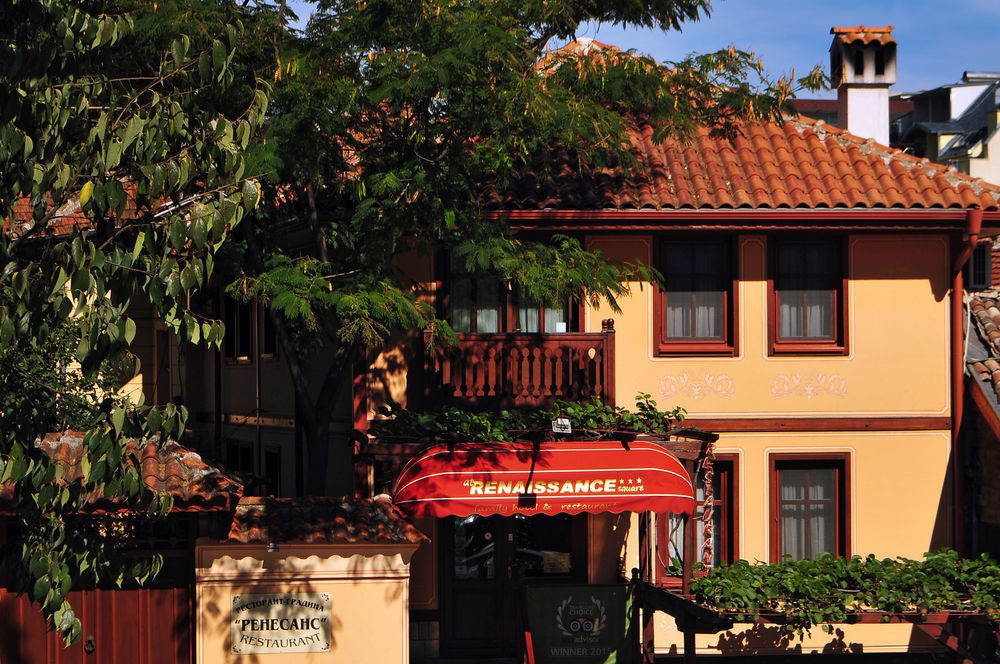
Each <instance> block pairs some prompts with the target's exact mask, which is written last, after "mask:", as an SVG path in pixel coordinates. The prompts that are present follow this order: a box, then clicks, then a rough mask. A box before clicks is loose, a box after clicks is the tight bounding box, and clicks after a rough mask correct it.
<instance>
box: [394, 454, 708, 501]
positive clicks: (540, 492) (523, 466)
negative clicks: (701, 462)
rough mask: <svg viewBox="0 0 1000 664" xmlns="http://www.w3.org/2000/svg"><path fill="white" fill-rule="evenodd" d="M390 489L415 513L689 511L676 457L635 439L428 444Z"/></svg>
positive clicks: (687, 486)
mask: <svg viewBox="0 0 1000 664" xmlns="http://www.w3.org/2000/svg"><path fill="white" fill-rule="evenodd" d="M392 493H393V502H394V503H395V504H396V506H397V507H399V508H400V509H401V510H402V511H403V512H404V513H406V514H407V515H409V516H413V517H420V516H437V517H441V516H450V515H456V516H468V515H470V514H507V515H510V514H560V513H562V514H579V513H581V512H644V511H651V512H658V513H659V512H674V513H685V514H690V513H691V511H692V510H693V509H694V491H693V490H692V488H691V479H690V477H689V476H688V474H687V471H685V470H684V466H683V465H682V464H681V462H680V461H678V460H677V457H675V456H674V455H673V454H671V453H670V452H668V451H667V450H665V449H663V448H662V447H660V446H659V445H656V444H654V443H649V442H639V441H636V442H632V443H628V444H627V445H623V444H622V443H619V442H617V441H592V442H556V443H541V445H540V446H539V445H533V444H532V443H462V444H457V445H452V446H450V447H449V446H448V445H433V446H431V447H428V448H427V449H425V450H424V451H423V452H421V453H420V454H418V455H417V456H415V457H413V458H412V459H410V461H409V463H407V464H406V466H404V467H403V470H402V472H400V474H399V476H398V477H397V478H396V482H395V485H394V486H393V492H392Z"/></svg>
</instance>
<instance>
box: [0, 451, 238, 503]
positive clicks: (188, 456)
mask: <svg viewBox="0 0 1000 664" xmlns="http://www.w3.org/2000/svg"><path fill="white" fill-rule="evenodd" d="M83 436H84V434H82V433H78V432H66V433H64V434H49V435H47V436H45V438H44V439H43V440H41V441H40V442H39V443H38V446H39V448H40V449H41V450H42V451H43V452H45V454H47V455H48V456H49V457H50V458H51V459H52V460H53V461H55V462H56V463H58V464H61V465H62V466H63V476H62V477H63V479H62V480H60V481H63V482H73V481H74V480H78V479H82V478H83V472H82V470H81V465H80V461H81V459H82V458H83V451H84V445H83ZM137 447H139V448H140V449H139V451H138V456H139V466H140V470H141V473H142V480H143V482H144V483H145V484H146V486H148V487H149V488H150V489H153V490H154V491H160V492H164V493H168V494H170V496H171V497H172V498H173V511H176V512H196V511H203V510H230V509H233V508H234V507H235V506H236V503H237V502H238V501H239V499H240V496H241V495H242V493H243V486H242V485H241V484H240V483H238V482H236V481H235V480H234V479H232V478H231V477H230V476H228V475H226V474H225V472H224V471H223V470H221V469H219V468H216V467H214V466H210V465H209V464H207V463H205V461H204V460H203V459H202V458H201V456H200V455H199V454H198V453H197V452H194V451H192V450H190V449H188V448H186V447H183V446H181V445H179V444H178V443H175V442H173V441H168V442H167V443H166V444H165V445H160V444H159V441H158V440H157V439H155V438H154V439H150V440H148V441H146V442H144V443H142V444H141V445H140V444H139V443H137V442H136V441H130V442H129V443H128V449H129V451H130V452H135V450H136V448H137ZM12 495H13V486H12V485H9V484H8V485H0V502H3V501H5V500H10V499H11V498H12ZM91 503H92V504H93V506H94V507H95V508H98V509H102V510H107V509H114V504H113V502H112V501H110V500H107V499H105V498H104V497H103V496H99V495H98V496H94V497H93V498H92V499H91Z"/></svg>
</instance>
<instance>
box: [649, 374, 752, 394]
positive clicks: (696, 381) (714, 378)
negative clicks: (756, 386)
mask: <svg viewBox="0 0 1000 664" xmlns="http://www.w3.org/2000/svg"><path fill="white" fill-rule="evenodd" d="M735 392H736V386H735V385H734V384H733V379H732V378H730V377H729V376H726V375H724V374H719V375H714V374H711V373H709V372H707V371H706V372H705V373H704V375H703V376H702V377H691V376H689V375H688V373H687V372H686V371H685V372H684V373H682V374H680V375H677V376H664V377H663V378H661V379H660V395H661V396H664V397H677V396H681V395H687V396H689V397H691V398H692V399H694V400H695V401H697V400H698V399H700V398H701V397H703V396H717V397H721V398H723V399H732V398H733V394H735Z"/></svg>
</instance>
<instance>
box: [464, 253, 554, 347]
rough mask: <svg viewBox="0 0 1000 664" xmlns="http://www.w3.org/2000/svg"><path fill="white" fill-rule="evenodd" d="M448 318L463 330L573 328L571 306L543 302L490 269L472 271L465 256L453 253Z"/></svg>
mask: <svg viewBox="0 0 1000 664" xmlns="http://www.w3.org/2000/svg"><path fill="white" fill-rule="evenodd" d="M450 267H451V269H450V272H449V289H448V290H449V296H448V316H449V318H448V322H449V323H450V324H451V327H452V329H453V330H455V332H458V333H459V334H500V333H506V332H528V333H537V332H544V333H550V334H551V333H556V332H568V331H570V325H571V320H570V313H571V310H570V307H569V303H568V302H567V303H566V304H565V305H563V306H561V307H544V306H540V305H539V304H538V303H537V302H535V301H534V300H532V299H530V298H528V297H525V296H523V295H520V294H519V293H517V292H516V291H515V290H513V289H510V288H508V287H507V285H506V284H505V283H502V282H501V281H500V279H499V278H498V277H497V276H496V275H494V274H490V273H488V272H469V271H468V270H467V269H466V268H465V261H464V259H463V258H460V257H457V256H452V257H451V263H450Z"/></svg>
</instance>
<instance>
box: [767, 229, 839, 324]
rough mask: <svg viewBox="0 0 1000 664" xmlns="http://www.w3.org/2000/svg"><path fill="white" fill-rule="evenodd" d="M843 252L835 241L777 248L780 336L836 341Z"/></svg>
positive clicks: (802, 243)
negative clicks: (841, 255)
mask: <svg viewBox="0 0 1000 664" xmlns="http://www.w3.org/2000/svg"><path fill="white" fill-rule="evenodd" d="M840 277H841V274H840V251H839V248H838V246H837V245H836V244H835V243H833V242H789V243H785V244H781V245H778V247H777V274H776V275H775V285H774V287H775V291H776V294H777V299H778V307H777V308H778V321H777V327H778V337H779V338H780V339H805V340H817V341H836V338H837V336H836V322H837V293H838V288H839V281H840Z"/></svg>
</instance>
